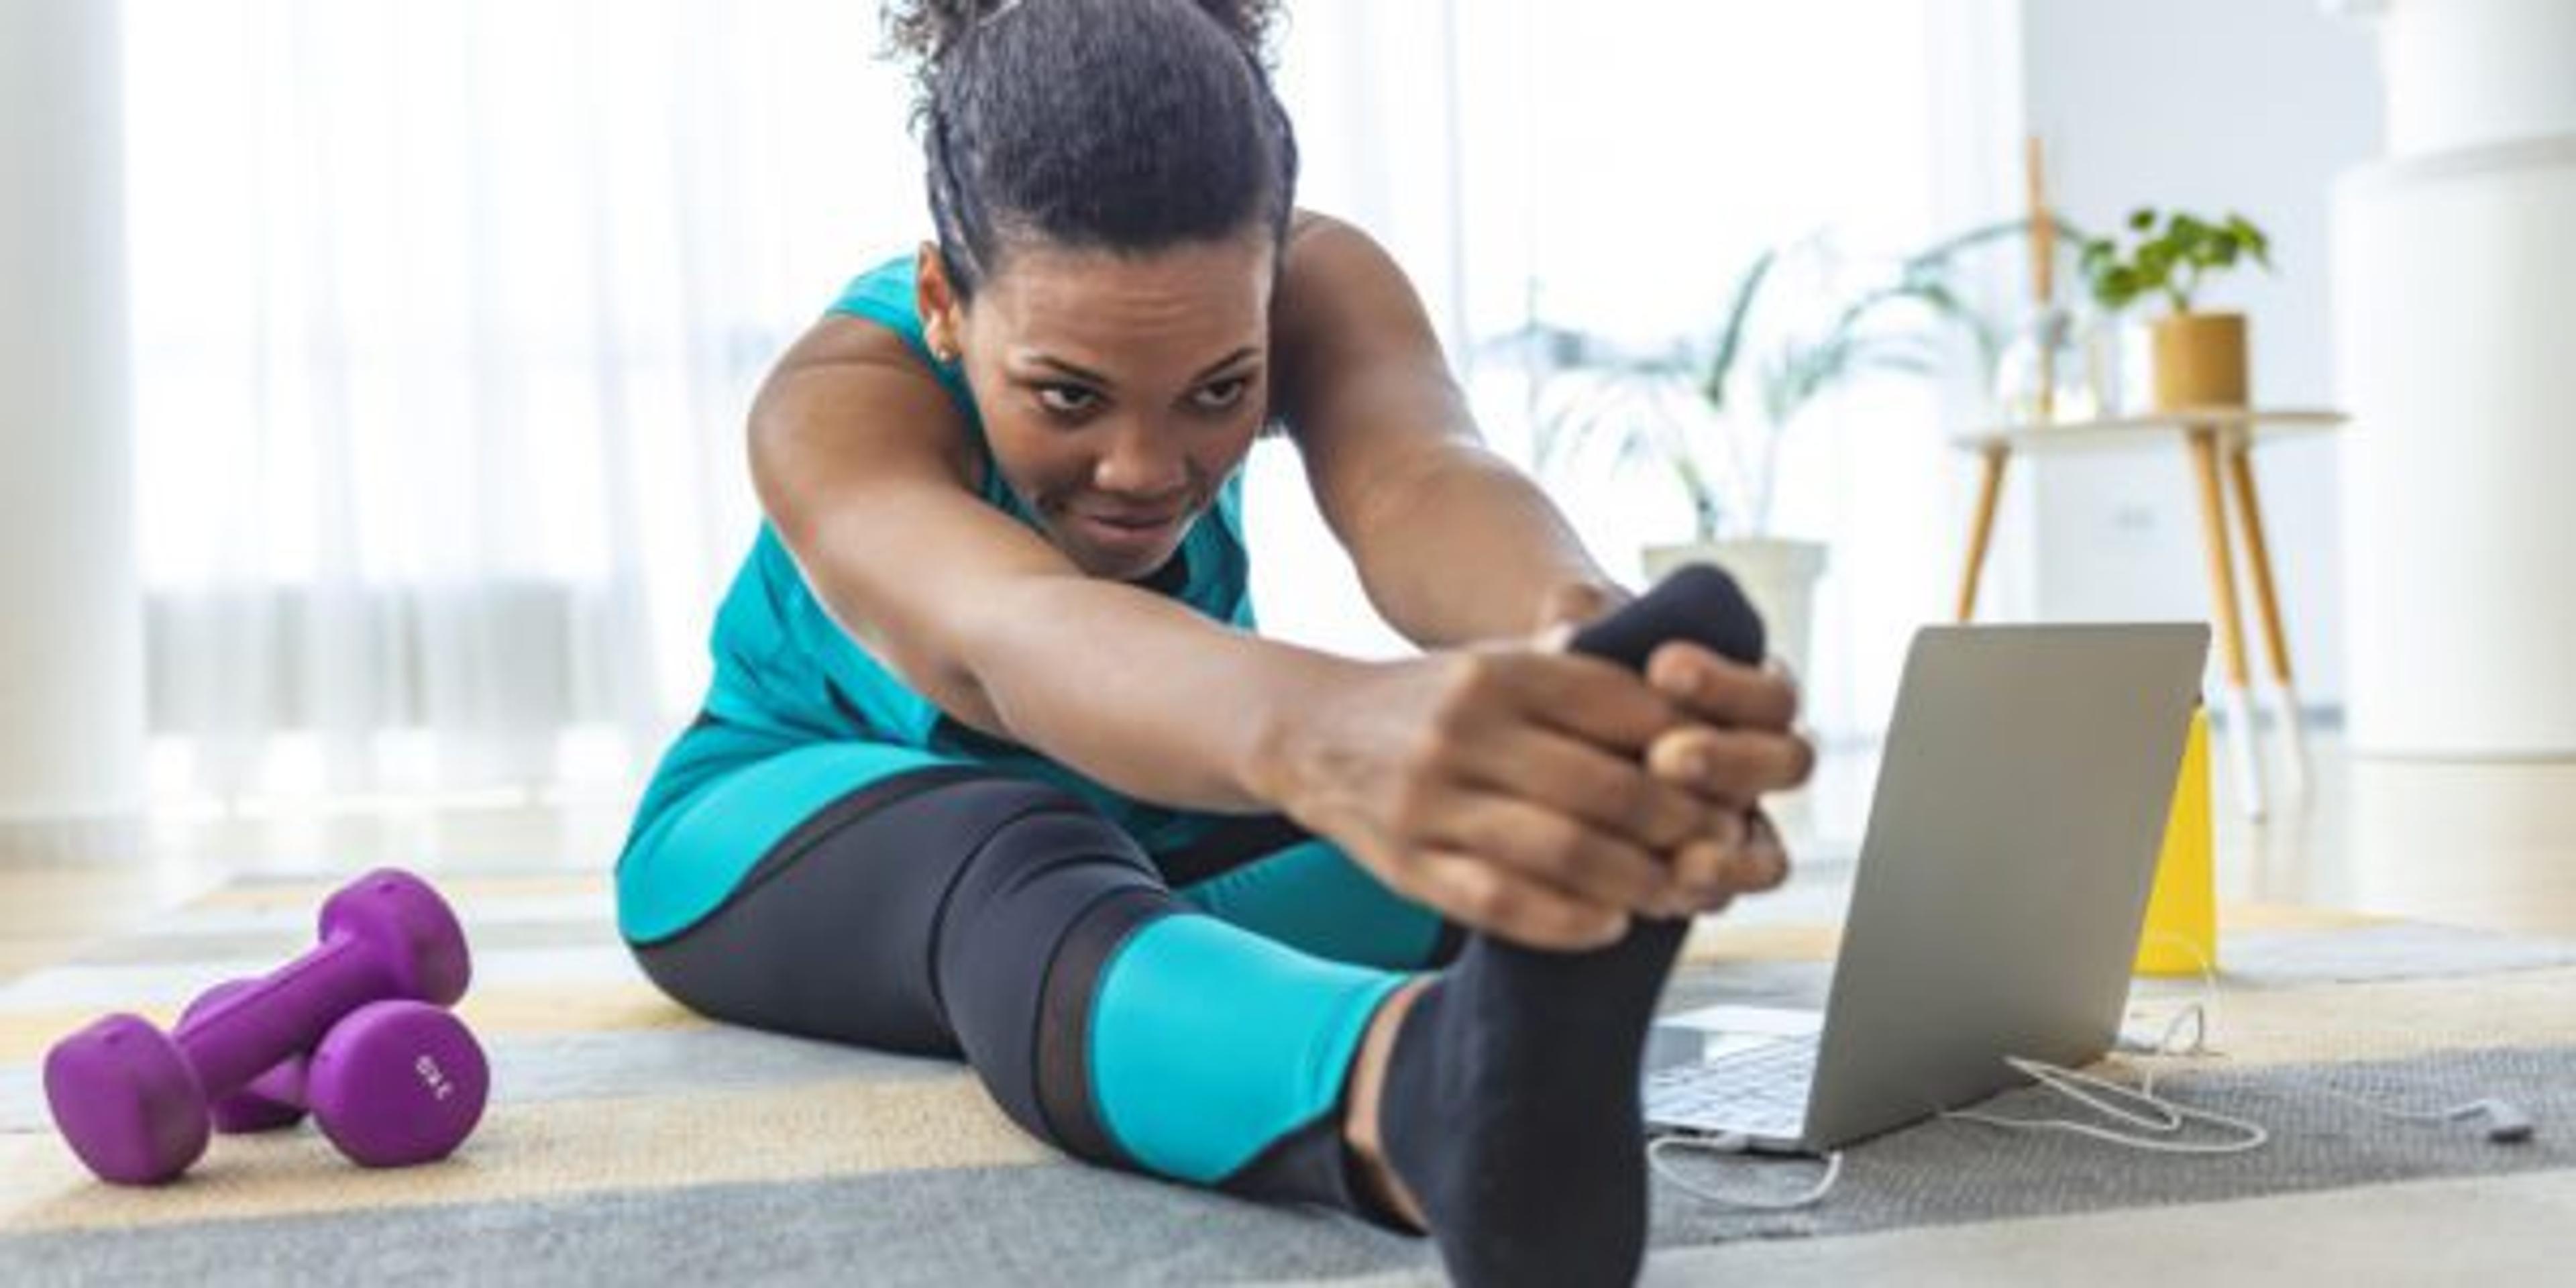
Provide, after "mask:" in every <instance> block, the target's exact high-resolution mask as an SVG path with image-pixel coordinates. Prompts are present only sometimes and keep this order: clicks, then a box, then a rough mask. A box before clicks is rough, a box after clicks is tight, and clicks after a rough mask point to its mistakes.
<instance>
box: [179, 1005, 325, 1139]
mask: <svg viewBox="0 0 2576 1288" xmlns="http://www.w3.org/2000/svg"><path fill="white" fill-rule="evenodd" d="M258 982H259V981H258V980H255V979H232V980H226V981H224V982H223V983H221V984H217V985H215V986H214V987H213V988H210V989H207V990H206V991H205V992H204V993H203V994H200V995H199V996H198V998H197V1000H196V1001H193V1002H190V1003H188V1009H187V1010H185V1011H182V1012H180V1013H179V1027H178V1028H177V1029H176V1030H174V1032H176V1033H179V1034H185V1033H186V1032H187V1031H188V1030H189V1028H190V1027H191V1026H193V1025H195V1024H196V1022H197V1020H198V1018H199V1017H200V1016H203V1015H204V1014H205V1013H206V1012H207V1011H208V1010H210V1009H212V1008H213V1007H214V1005H215V1004H216V1003H217V1002H220V1001H222V1000H224V999H225V998H228V997H235V996H238V995H239V994H240V993H241V991H242V990H243V989H246V988H249V987H250V986H252V985H254V984H257V983H258ZM305 1058H306V1057H305V1053H304V1052H301V1051H298V1052H296V1053H295V1054H293V1055H290V1056H288V1057H286V1059H285V1060H284V1061H282V1062H280V1063H279V1064H278V1066H277V1067H276V1068H274V1069H271V1070H269V1071H268V1072H266V1073H263V1074H261V1075H259V1076H258V1077H256V1078H253V1079H251V1080H250V1082H249V1084H248V1085H246V1086H244V1087H243V1088H242V1089H241V1090H239V1091H236V1092H234V1093H232V1094H231V1095H229V1096H223V1097H219V1098H217V1099H216V1100H215V1101H214V1103H212V1104H210V1105H208V1106H207V1111H208V1113H209V1115H210V1116H211V1117H212V1118H213V1119H214V1126H215V1130H216V1131H217V1132H220V1133H222V1134H223V1135H226V1136H246V1135H251V1134H253V1133H256V1132H264V1131H279V1130H282V1129H284V1128H288V1127H292V1126H294V1125H295V1124H297V1123H300V1122H302V1121H304V1113H305V1108H304V1066H305Z"/></svg>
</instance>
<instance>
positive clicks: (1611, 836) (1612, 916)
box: [1265, 645, 1728, 949]
mask: <svg viewBox="0 0 2576 1288" xmlns="http://www.w3.org/2000/svg"><path fill="white" fill-rule="evenodd" d="M1684 728H1685V724H1684V717H1683V714H1682V713H1681V711H1680V710H1679V709H1677V707H1676V705H1675V703H1674V702H1673V701H1672V700H1671V699H1669V698H1667V697H1665V696H1664V695H1662V694H1659V693H1657V692H1655V691H1654V690H1653V689H1652V688H1650V687H1648V686H1647V685H1646V684H1645V683H1644V682H1642V681H1641V680H1640V678H1639V677H1638V676H1636V675H1635V674H1633V673H1631V672H1629V671H1627V670H1625V669H1622V668H1620V667H1618V666H1615V665H1612V664H1610V663H1607V662H1603V661H1601V660H1599V659H1597V658H1589V657H1579V656H1574V655H1571V654H1565V653H1558V652H1547V651H1542V650H1539V649H1535V648H1531V647H1528V646H1526V645H1523V646H1518V647H1506V648H1498V649H1491V650H1479V651H1472V652H1441V653H1433V654H1430V655H1427V656H1424V657H1420V658H1414V659H1408V660H1405V661H1398V662H1388V663H1379V664H1373V665H1371V666H1369V667H1368V668H1367V669H1366V670H1365V671H1363V672H1362V673H1361V676H1360V678H1359V680H1358V682H1356V683H1351V684H1345V685H1337V686H1335V687H1334V688H1333V690H1332V691H1331V693H1330V696H1329V697H1328V698H1327V699H1325V700H1324V701H1323V702H1321V703H1319V704H1316V705H1315V706H1314V707H1313V708H1311V709H1309V710H1305V711H1301V712H1300V713H1298V715H1297V716H1296V718H1295V719H1294V720H1292V721H1290V722H1288V723H1287V724H1286V725H1285V726H1283V727H1282V728H1281V729H1279V730H1278V731H1277V732H1276V735H1275V736H1274V737H1273V738H1272V739H1270V740H1269V741H1270V742H1271V744H1272V749H1271V752H1270V754H1268V755H1267V756H1265V761H1266V763H1267V764H1268V765H1269V766H1270V767H1271V779H1272V781H1271V783H1270V784H1268V785H1267V786H1266V788H1265V795H1268V796H1269V797H1270V798H1271V799H1273V800H1274V801H1276V802H1277V803H1278V804H1279V806H1280V807H1281V808H1282V809H1283V810H1284V811H1285V812H1286V813H1287V814H1288V815H1289V816H1290V817H1292V818H1294V819H1296V820H1297V821H1298V822H1299V823H1301V824H1303V825H1304V826H1306V827H1307V828H1309V829H1311V830H1313V831H1315V832H1317V833H1319V834H1322V835H1324V836H1328V837H1330V838H1332V839H1333V840H1334V841H1336V842H1338V843H1339V844H1340V845H1341V846H1342V847H1343V848H1344V849H1345V850H1346V851H1348V852H1349V853H1350V854H1351V856H1352V857H1353V858H1354V859H1356V860H1357V861H1359V862H1360V863H1361V864H1362V865H1363V866H1365V867H1367V868H1368V869H1369V870H1370V871H1371V872H1373V873H1375V874H1376V875H1377V877H1378V878H1379V879H1380V880H1382V881H1384V882H1386V884H1387V885H1388V886H1390V887H1392V888H1393V889H1395V890H1397V891H1398V892H1400V893H1402V894H1405V895H1407V896H1409V897H1411V898H1414V899H1417V900H1419V901H1421V902H1423V903H1426V904H1429V905H1430V906H1432V907H1433V908H1436V909H1438V910H1439V911H1440V912H1442V913H1443V914H1445V915H1447V916H1448V917H1450V918H1452V919H1453V920H1456V921H1458V922H1460V923H1461V924H1464V925H1467V926H1470V927H1473V928H1475V929H1478V930H1482V931H1487V932H1490V933H1492V934H1495V935H1499V936H1501V937H1503V938H1505V939H1509V940H1513V941H1515V942H1518V943H1522V944H1527V945H1530V946H1533V947H1539V948H1550V949H1581V948H1591V947H1598V946H1601V945H1604V944H1608V943H1612V942H1615V941H1616V940H1617V939H1618V938H1619V937H1620V936H1621V935H1623V934H1625V933H1626V931H1627V927H1628V919H1629V917H1630V916H1631V915H1633V914H1648V915H1670V914H1671V910H1672V909H1674V908H1675V907H1677V906H1679V903H1680V900H1681V899H1682V898H1683V892H1682V891H1681V889H1680V887H1679V886H1678V885H1677V883H1676V879H1675V878H1676V869H1675V867H1674V865H1673V864H1672V863H1671V862H1670V861H1669V859H1668V857H1667V856H1669V855H1671V854H1672V853H1673V852H1675V851H1676V850H1680V849H1683V848H1685V847H1686V846H1689V845H1692V844H1698V843H1703V842H1704V841H1706V840H1707V839H1708V838H1711V837H1713V836H1718V835H1722V834H1724V831H1725V829H1726V828H1727V826H1728V824H1727V820H1726V819H1725V818H1721V817H1720V811H1718V810H1716V809H1714V808H1713V807H1712V806H1711V805H1710V803H1709V802H1708V800H1706V799H1704V798H1703V796H1702V795H1701V794H1700V793H1699V792H1697V791H1695V790H1693V785H1692V784H1689V783H1686V782H1673V781H1667V780H1665V779H1663V778H1659V777H1657V776H1656V775H1655V774H1653V773H1651V772H1649V771H1648V769H1647V765H1646V756H1647V752H1648V749H1649V748H1650V747H1652V746H1655V745H1657V743H1658V740H1660V739H1664V738H1667V737H1669V736H1672V735H1676V734H1678V733H1680V732H1682V731H1683V730H1684Z"/></svg>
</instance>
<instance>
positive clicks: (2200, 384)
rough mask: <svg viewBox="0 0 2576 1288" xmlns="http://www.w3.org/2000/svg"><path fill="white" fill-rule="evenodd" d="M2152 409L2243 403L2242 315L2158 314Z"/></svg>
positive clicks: (2152, 335) (2153, 339)
mask: <svg viewBox="0 0 2576 1288" xmlns="http://www.w3.org/2000/svg"><path fill="white" fill-rule="evenodd" d="M2149 334H2150V343H2151V344H2152V345H2153V346H2154V350H2155V364H2154V365H2155V391H2156V392H2155V409H2156V410H2158V411H2183V410H2186V409H2188V408H2193V407H2242V406H2244V405H2245V395H2246V378H2245V315H2244V314H2242V313H2177V314H2174V315H2173V316H2171V317H2164V318H2158V319H2156V321H2155V323H2154V325H2153V327H2152V328H2151V330H2150V333H2149Z"/></svg>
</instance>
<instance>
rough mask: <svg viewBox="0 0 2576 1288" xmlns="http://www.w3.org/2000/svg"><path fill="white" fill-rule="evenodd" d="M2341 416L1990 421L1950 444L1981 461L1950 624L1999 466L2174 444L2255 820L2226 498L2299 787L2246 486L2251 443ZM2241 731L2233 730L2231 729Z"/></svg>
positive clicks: (1982, 553) (2275, 603)
mask: <svg viewBox="0 0 2576 1288" xmlns="http://www.w3.org/2000/svg"><path fill="white" fill-rule="evenodd" d="M2344 420H2345V417H2344V415H2343V413H2341V412H2336V411H2324V410H2271V409H2265V408H2241V407H2239V408H2215V407H2213V408H2205V409H2194V410H2187V411H2180V412H2157V413H2152V414H2146V415H2139V416H2125V417H2119V418H2113V419H2102V420H2085V421H2061V422H2058V423H2056V424H2051V425H1998V426H1990V427H1985V428H1980V429H1976V430H1973V431H1971V432H1969V433H1967V434H1963V435H1960V436H1959V437H1957V438H1955V439H1953V440H1951V441H1952V442H1953V443H1955V444H1956V445H1957V446H1959V447H1960V448H1962V449H1964V450H1967V451H1972V452H1975V453H1976V454H1977V455H1978V457H1979V458H1980V459H1981V460H1982V461H1983V463H1984V470H1983V473H1982V476H1981V477H1980V479H1979V481H1978V486H1977V509H1976V515H1975V517H1974V519H1973V520H1972V524H1971V526H1970V528H1969V529H1968V560H1967V568H1966V570H1965V572H1964V573H1963V575H1962V576H1961V577H1960V580H1959V613H1958V616H1959V620H1960V621H1962V622H1966V621H1968V620H1970V619H1971V618H1973V617H1974V616H1975V615H1976V608H1977V584H1978V580H1979V578H1980V576H1981V575H1982V573H1983V572H1984V568H1985V562H1986V547H1987V543H1988V542H1989V541H1990V540H1991V539H1992V538H1993V536H1994V526H1995V508H1996V505H1997V503H1998V502H1999V501H2000V500H2001V498H2002V495H2003V483H2004V466H2005V464H2006V463H2007V462H2009V461H2010V460H2011V459H2012V457H2013V454H2014V453H2015V452H2026V451H2056V450H2083V449H2102V448H2135V447H2137V446H2139V445H2141V444H2149V443H2157V442H2172V441H2179V442H2180V443H2181V444H2182V445H2183V447H2184V448H2185V449H2186V451H2187V452H2188V453H2189V455H2190V459H2191V469H2192V475H2193V479H2194V481H2195V483H2196V484H2197V485H2198V490H2199V494H2200V530H2201V537H2202V539H2203V541H2204V543H2205V544H2206V545H2207V546H2208V554H2209V598H2210V606H2211V608H2212V610H2213V611H2214V613H2215V615H2216V617H2217V625H2218V639H2219V646H2220V650H2221V658H2222V660H2223V661H2224V663H2225V665H2226V668H2227V682H2228V691H2227V723H2228V728H2229V731H2230V733H2231V735H2233V736H2231V738H2230V741H2231V742H2233V743H2235V745H2236V747H2235V749H2236V754H2235V755H2234V756H2233V757H2232V759H2233V760H2234V761H2235V762H2236V775H2237V782H2238V784H2239V786H2240V787H2241V788H2242V791H2241V793H2240V794H2241V796H2242V798H2243V800H2244V802H2245V809H2246V812H2247V813H2248V814H2250V815H2252V816H2254V817H2256V818H2260V817H2262V816H2263V813H2264V808H2265V799H2264V792H2263V768H2262V753H2261V746H2260V739H2259V737H2258V736H2257V735H2256V733H2255V727H2254V718H2253V717H2254V704H2253V698H2252V692H2251V687H2252V683H2251V680H2250V677H2249V668H2248V667H2247V665H2246V659H2245V628H2244V624H2243V621H2242V619H2241V618H2240V616H2239V614H2238V611H2237V590H2236V557H2235V552H2234V551H2233V549H2232V548H2231V543H2230V542H2229V540H2228V520H2227V512H2228V508H2229V507H2228V501H2227V498H2228V497H2229V496H2230V495H2233V496H2234V497H2235V511H2236V519H2237V523H2238V525H2239V526H2240V527H2242V529H2243V530H2244V538H2245V554H2246V571H2247V572H2248V574H2249V575H2250V579H2251V580H2252V582H2253V583H2254V604H2255V609H2256V612H2257V614H2258V616H2259V619H2260V621H2261V623H2262V627H2263V644H2264V650H2265V652H2266V653H2268V654H2269V656H2270V661H2271V663H2272V681H2273V686H2274V689H2275V697H2276V699H2277V701H2278V702H2279V704H2280V706H2279V711H2278V717H2279V723H2280V726H2281V728H2282V730H2283V731H2284V737H2286V738H2287V739H2288V741H2289V758H2288V766H2289V771H2290V775H2291V790H2292V791H2293V792H2294V793H2296V792H2304V791H2305V790H2306V788H2307V781H2308V774H2309V765H2308V744H2307V737H2306V734H2305V733H2304V731H2302V730H2301V729H2300V727H2299V701H2298V688H2297V685H2296V684H2295V682H2294V681H2293V680H2292V678H2291V672H2290V642H2289V639H2288V637H2287V636H2286V635H2285V634H2284V633H2283V632H2282V629H2281V596H2280V588H2279V583H2278V582H2277V580H2276V579H2275V578H2274V576H2273V573H2272V553H2271V549H2270V546H2269V544H2268V543H2267V541H2266V539H2265V537H2264V533H2263V504H2262V500H2261V498H2260V496H2259V495H2258V494H2257V492H2256V490H2255V487H2254V465H2253V460H2252V455H2253V448H2254V444H2255V443H2256V442H2257V441H2262V440H2271V439H2277V438H2285V437H2290V436H2293V435H2298V434H2312V433H2320V432H2323V431H2327V430H2331V429H2333V428H2334V427H2336V426H2338V425H2341V424H2343V423H2344ZM2239 730H2241V731H2242V733H2237V732H2236V731H2239Z"/></svg>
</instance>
